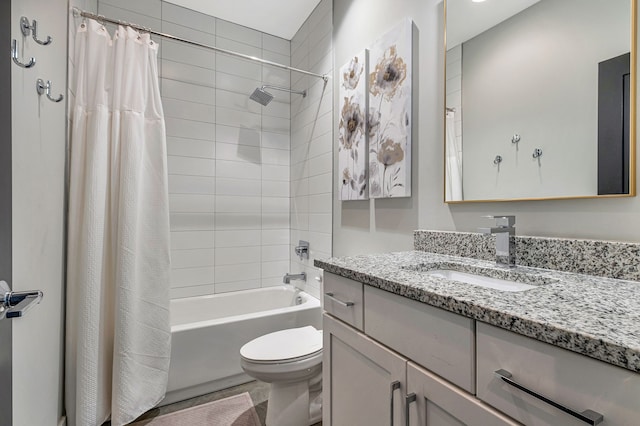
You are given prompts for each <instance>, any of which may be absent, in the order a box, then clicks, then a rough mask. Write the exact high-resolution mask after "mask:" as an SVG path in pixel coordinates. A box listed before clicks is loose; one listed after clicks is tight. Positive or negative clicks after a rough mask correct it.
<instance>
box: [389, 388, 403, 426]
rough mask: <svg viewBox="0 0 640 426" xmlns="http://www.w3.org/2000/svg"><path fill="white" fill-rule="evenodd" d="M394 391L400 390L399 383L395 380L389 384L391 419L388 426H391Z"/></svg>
mask: <svg viewBox="0 0 640 426" xmlns="http://www.w3.org/2000/svg"><path fill="white" fill-rule="evenodd" d="M396 389H400V382H399V381H397V380H396V381H395V382H392V383H391V410H390V412H391V419H390V421H389V424H390V425H391V426H393V392H394V391H395V390H396Z"/></svg>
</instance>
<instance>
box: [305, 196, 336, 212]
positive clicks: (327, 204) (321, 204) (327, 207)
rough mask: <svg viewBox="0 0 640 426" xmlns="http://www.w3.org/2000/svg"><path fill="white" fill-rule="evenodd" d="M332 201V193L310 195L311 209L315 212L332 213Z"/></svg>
mask: <svg viewBox="0 0 640 426" xmlns="http://www.w3.org/2000/svg"><path fill="white" fill-rule="evenodd" d="M332 202H333V200H332V199H331V193H326V194H318V195H310V196H309V211H311V212H313V213H331V206H332Z"/></svg>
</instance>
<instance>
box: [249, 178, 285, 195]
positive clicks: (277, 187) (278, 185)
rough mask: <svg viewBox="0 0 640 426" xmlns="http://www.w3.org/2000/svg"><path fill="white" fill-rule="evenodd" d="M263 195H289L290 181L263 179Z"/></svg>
mask: <svg viewBox="0 0 640 426" xmlns="http://www.w3.org/2000/svg"><path fill="white" fill-rule="evenodd" d="M254 185H255V183H254ZM262 196H264V197H289V183H288V182H286V181H275V180H265V181H262Z"/></svg>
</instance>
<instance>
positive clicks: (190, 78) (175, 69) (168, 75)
mask: <svg viewBox="0 0 640 426" xmlns="http://www.w3.org/2000/svg"><path fill="white" fill-rule="evenodd" d="M161 64H162V71H161V73H160V76H161V77H162V78H165V79H171V80H176V81H181V82H185V83H190V84H196V85H199V86H205V87H215V86H216V76H215V72H213V71H211V70H210V69H207V68H201V67H197V66H194V65H191V64H183V63H181V62H176V61H169V60H167V59H162V61H161Z"/></svg>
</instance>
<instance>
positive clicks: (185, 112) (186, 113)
mask: <svg viewBox="0 0 640 426" xmlns="http://www.w3.org/2000/svg"><path fill="white" fill-rule="evenodd" d="M162 107H163V109H164V115H165V117H173V118H182V119H185V120H193V121H202V122H205V123H215V122H216V109H215V107H214V106H211V105H206V104H199V103H196V102H190V101H181V100H178V99H170V98H164V99H163V100H162Z"/></svg>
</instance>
